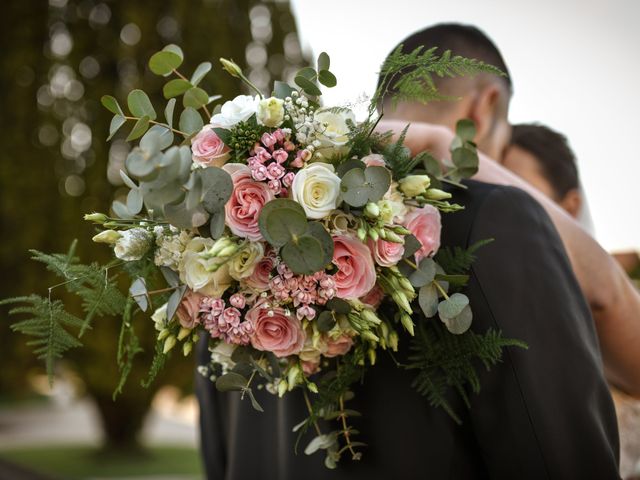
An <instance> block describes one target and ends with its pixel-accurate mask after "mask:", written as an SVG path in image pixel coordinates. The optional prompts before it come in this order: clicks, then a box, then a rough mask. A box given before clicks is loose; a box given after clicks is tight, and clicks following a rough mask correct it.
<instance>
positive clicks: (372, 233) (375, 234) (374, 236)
mask: <svg viewBox="0 0 640 480" xmlns="http://www.w3.org/2000/svg"><path fill="white" fill-rule="evenodd" d="M369 236H370V237H371V240H373V241H374V242H377V241H378V238H380V235H379V234H378V231H377V230H376V229H375V228H371V229H369Z"/></svg>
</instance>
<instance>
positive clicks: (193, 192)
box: [185, 175, 202, 209]
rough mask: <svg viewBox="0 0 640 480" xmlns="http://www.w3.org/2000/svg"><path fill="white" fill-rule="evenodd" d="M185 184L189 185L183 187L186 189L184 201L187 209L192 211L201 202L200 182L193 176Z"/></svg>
mask: <svg viewBox="0 0 640 480" xmlns="http://www.w3.org/2000/svg"><path fill="white" fill-rule="evenodd" d="M187 184H191V185H185V187H186V188H188V190H187V193H186V196H185V201H186V206H187V208H188V209H192V208H195V207H196V206H198V204H199V203H200V202H201V201H202V182H201V181H200V178H199V177H197V176H195V175H193V176H192V177H191V178H190V179H189V181H188V182H187Z"/></svg>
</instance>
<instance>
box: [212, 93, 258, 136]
mask: <svg viewBox="0 0 640 480" xmlns="http://www.w3.org/2000/svg"><path fill="white" fill-rule="evenodd" d="M258 100H259V97H258V96H255V97H252V96H250V95H238V96H237V97H236V98H234V99H233V100H229V101H227V102H225V103H224V105H222V108H221V109H220V113H216V114H215V115H214V116H213V117H211V123H212V124H213V125H215V126H216V127H220V128H227V129H229V128H231V127H233V126H234V125H236V124H238V123H240V122H245V121H247V120H249V118H250V117H251V115H253V114H254V113H256V109H257V107H258Z"/></svg>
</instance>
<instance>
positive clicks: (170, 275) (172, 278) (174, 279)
mask: <svg viewBox="0 0 640 480" xmlns="http://www.w3.org/2000/svg"><path fill="white" fill-rule="evenodd" d="M160 272H161V273H162V276H163V277H164V279H165V280H166V282H167V285H169V286H170V287H177V286H178V285H180V276H179V275H178V274H177V273H176V272H175V271H174V270H171V269H170V268H169V267H160Z"/></svg>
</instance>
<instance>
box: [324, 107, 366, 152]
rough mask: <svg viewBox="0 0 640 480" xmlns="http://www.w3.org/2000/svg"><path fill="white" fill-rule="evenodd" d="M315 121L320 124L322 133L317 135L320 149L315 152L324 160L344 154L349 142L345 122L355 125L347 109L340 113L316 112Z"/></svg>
mask: <svg viewBox="0 0 640 480" xmlns="http://www.w3.org/2000/svg"><path fill="white" fill-rule="evenodd" d="M315 120H317V121H319V122H320V123H321V124H322V130H321V131H322V133H320V134H318V135H317V139H318V140H319V141H320V148H318V149H317V150H316V152H317V153H319V154H321V155H322V156H323V157H324V158H327V159H329V160H331V159H332V158H334V157H336V156H338V155H340V154H343V153H346V151H347V147H346V144H347V142H348V141H349V135H348V134H349V125H348V123H347V121H351V122H353V123H355V121H356V117H355V115H354V114H353V112H352V111H351V110H349V109H344V110H340V111H329V110H321V111H319V112H316V114H315Z"/></svg>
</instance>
